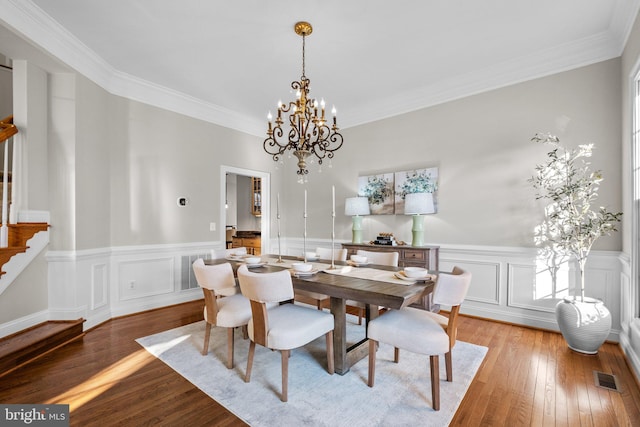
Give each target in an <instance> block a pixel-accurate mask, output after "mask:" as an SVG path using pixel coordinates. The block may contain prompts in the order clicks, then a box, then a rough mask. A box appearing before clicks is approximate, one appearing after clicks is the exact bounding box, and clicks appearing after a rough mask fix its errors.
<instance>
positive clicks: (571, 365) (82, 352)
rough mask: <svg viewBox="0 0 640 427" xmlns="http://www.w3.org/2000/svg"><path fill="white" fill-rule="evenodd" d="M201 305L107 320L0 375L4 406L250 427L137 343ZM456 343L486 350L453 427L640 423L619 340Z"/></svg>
mask: <svg viewBox="0 0 640 427" xmlns="http://www.w3.org/2000/svg"><path fill="white" fill-rule="evenodd" d="M202 305H203V302H202V301H196V302H192V303H187V304H182V305H179V306H173V307H167V308H163V309H160V310H155V311H150V312H146V313H142V314H137V315H134V316H129V317H123V318H119V319H114V320H111V321H109V322H106V323H105V324H103V325H100V326H98V327H97V328H94V329H92V330H90V331H89V332H88V333H87V335H86V336H85V337H84V339H83V340H82V341H79V342H75V343H72V344H70V345H68V346H66V347H64V348H62V349H60V350H58V351H56V352H54V354H52V355H48V356H45V357H44V358H42V359H40V361H38V362H36V363H34V364H32V365H30V366H27V367H24V368H21V369H18V370H17V371H15V372H13V373H11V374H9V375H7V376H5V377H3V378H0V402H1V403H69V404H70V407H71V425H73V426H92V425H100V426H112V425H127V426H141V425H170V426H178V425H180V426H182V425H185V426H186V425H188V426H200V425H207V426H212V425H217V426H236V425H244V423H242V422H241V421H240V420H239V419H238V418H236V417H235V416H234V415H233V414H231V413H229V412H228V411H226V410H225V409H224V408H223V407H221V406H220V405H218V404H217V403H216V402H215V401H213V400H211V399H210V398H209V397H208V396H207V395H205V394H204V393H203V392H201V391H200V390H198V389H197V388H196V387H194V386H193V385H191V383H189V382H188V381H187V380H185V379H184V378H182V377H181V376H180V375H178V374H176V373H175V372H174V371H173V370H172V369H171V368H168V367H167V366H166V365H165V364H164V363H162V362H160V361H158V360H157V359H156V358H154V357H153V356H150V355H149V354H147V352H146V351H145V350H143V349H142V348H141V347H140V346H139V345H138V344H137V343H136V342H135V341H134V339H136V338H139V337H142V336H146V335H149V334H153V333H157V332H161V331H164V330H167V329H170V328H174V327H178V326H181V325H185V324H188V323H192V322H195V321H197V320H201V319H202ZM458 339H460V340H463V341H467V342H472V343H475V344H480V345H484V346H487V347H488V348H489V352H488V354H487V357H486V358H485V360H484V362H483V364H482V366H481V367H480V370H479V371H478V374H477V376H476V378H475V379H474V381H473V382H472V384H471V387H470V388H469V390H468V391H467V394H466V396H465V398H464V400H463V402H462V404H461V405H460V408H459V409H458V412H457V413H456V415H455V417H454V419H453V421H452V423H451V425H463V426H479V425H482V426H505V425H506V426H527V425H533V426H554V425H557V426H571V427H573V426H598V427H599V426H626V425H628V426H640V392H639V390H638V386H637V384H636V382H635V380H634V377H633V375H632V374H631V372H630V370H629V368H628V367H627V365H626V362H625V359H624V357H623V356H622V352H621V350H620V348H619V347H618V346H617V345H615V344H605V345H604V346H603V347H602V349H601V351H600V352H599V354H598V355H595V356H585V355H580V354H578V353H575V352H573V351H571V350H569V349H568V348H567V347H566V344H565V343H564V341H563V339H562V337H561V336H560V335H559V334H556V333H552V332H545V331H538V330H534V329H528V328H523V327H518V326H512V325H505V324H501V323H495V322H490V321H486V320H480V319H473V318H468V317H462V319H461V321H460V326H459V333H458ZM209 357H213V356H212V355H211V354H210V355H209ZM427 367H428V362H425V369H427ZM593 370H598V371H602V372H606V373H612V374H614V375H616V376H617V379H618V381H619V384H620V386H621V389H622V393H617V392H613V391H609V390H605V389H602V388H599V387H596V386H595V384H594V380H593ZM454 381H455V366H454ZM363 387H366V384H365V383H363ZM442 387H446V384H442ZM424 388H425V394H427V395H428V394H430V388H429V385H428V384H425V387H424ZM283 404H284V403H283Z"/></svg>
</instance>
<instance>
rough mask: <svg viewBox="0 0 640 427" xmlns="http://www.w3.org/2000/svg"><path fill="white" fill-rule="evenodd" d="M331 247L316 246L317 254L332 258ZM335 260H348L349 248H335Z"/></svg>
mask: <svg viewBox="0 0 640 427" xmlns="http://www.w3.org/2000/svg"><path fill="white" fill-rule="evenodd" d="M331 251H332V249H331V248H316V255H318V258H320V259H331ZM333 256H334V258H333V259H334V260H336V261H346V260H347V250H346V249H333Z"/></svg>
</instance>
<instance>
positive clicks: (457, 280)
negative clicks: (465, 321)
mask: <svg viewBox="0 0 640 427" xmlns="http://www.w3.org/2000/svg"><path fill="white" fill-rule="evenodd" d="M470 283H471V273H470V272H468V271H464V270H463V269H461V268H459V267H453V270H452V271H451V273H440V274H438V280H437V281H436V285H435V287H434V290H433V303H434V304H443V305H450V306H456V305H460V304H462V301H464V298H465V297H466V296H467V291H468V290H469V284H470Z"/></svg>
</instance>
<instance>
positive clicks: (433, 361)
mask: <svg viewBox="0 0 640 427" xmlns="http://www.w3.org/2000/svg"><path fill="white" fill-rule="evenodd" d="M439 361H440V359H439V356H438V355H437V354H436V355H435V356H429V362H430V365H431V400H432V401H433V410H434V411H439V410H440V363H439Z"/></svg>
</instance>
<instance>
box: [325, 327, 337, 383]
mask: <svg viewBox="0 0 640 427" xmlns="http://www.w3.org/2000/svg"><path fill="white" fill-rule="evenodd" d="M326 336H327V371H328V372H329V374H331V375H333V374H334V372H335V371H336V370H335V366H334V364H333V331H329V332H327V333H326Z"/></svg>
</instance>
